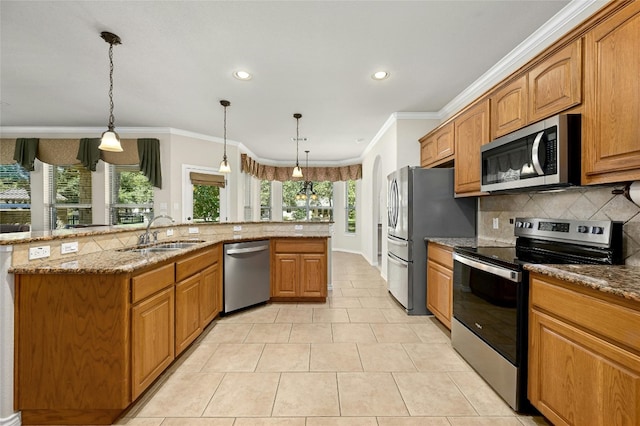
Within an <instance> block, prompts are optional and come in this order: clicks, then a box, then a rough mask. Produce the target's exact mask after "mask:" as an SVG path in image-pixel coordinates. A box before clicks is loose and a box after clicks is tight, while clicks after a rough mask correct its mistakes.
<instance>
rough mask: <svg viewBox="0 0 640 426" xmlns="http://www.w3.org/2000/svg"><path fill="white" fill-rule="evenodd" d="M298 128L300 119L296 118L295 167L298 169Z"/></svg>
mask: <svg viewBox="0 0 640 426" xmlns="http://www.w3.org/2000/svg"><path fill="white" fill-rule="evenodd" d="M299 127H300V119H299V118H296V167H300V166H299V164H298V142H300V136H299Z"/></svg>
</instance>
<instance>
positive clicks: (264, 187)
mask: <svg viewBox="0 0 640 426" xmlns="http://www.w3.org/2000/svg"><path fill="white" fill-rule="evenodd" d="M260 220H267V221H268V220H271V182H270V181H268V180H261V181H260Z"/></svg>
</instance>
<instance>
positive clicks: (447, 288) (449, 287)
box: [427, 260, 453, 329]
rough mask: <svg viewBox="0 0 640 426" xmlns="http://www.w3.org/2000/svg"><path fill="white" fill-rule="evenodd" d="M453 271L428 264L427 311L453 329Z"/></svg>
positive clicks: (432, 262)
mask: <svg viewBox="0 0 640 426" xmlns="http://www.w3.org/2000/svg"><path fill="white" fill-rule="evenodd" d="M452 307H453V271H451V270H450V269H447V268H445V267H444V266H442V265H440V264H438V263H435V262H434V261H432V260H429V261H428V263H427V309H429V310H430V311H431V312H432V313H433V315H435V317H436V318H438V319H439V320H440V322H442V323H443V324H444V325H445V326H446V327H447V328H448V329H451V313H452V311H453V309H452Z"/></svg>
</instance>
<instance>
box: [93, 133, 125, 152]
mask: <svg viewBox="0 0 640 426" xmlns="http://www.w3.org/2000/svg"><path fill="white" fill-rule="evenodd" d="M98 149H100V150H102V151H110V152H122V145H120V136H118V134H117V133H116V132H115V130H113V129H109V130H107V131H106V132H104V133H103V134H102V138H101V139H100V145H98Z"/></svg>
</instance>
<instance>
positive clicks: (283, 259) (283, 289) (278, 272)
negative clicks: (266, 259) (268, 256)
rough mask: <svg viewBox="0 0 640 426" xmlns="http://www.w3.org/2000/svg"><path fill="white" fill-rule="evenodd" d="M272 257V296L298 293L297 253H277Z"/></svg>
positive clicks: (293, 295)
mask: <svg viewBox="0 0 640 426" xmlns="http://www.w3.org/2000/svg"><path fill="white" fill-rule="evenodd" d="M273 259H274V265H273V266H274V275H273V280H272V288H271V296H272V297H296V296H297V295H298V292H297V288H298V274H299V260H298V259H299V255H297V254H286V253H284V254H283V253H277V254H275V255H274V257H273Z"/></svg>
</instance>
